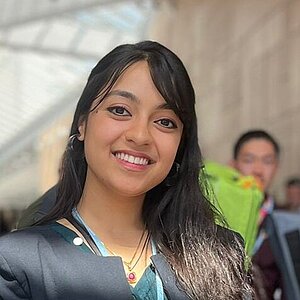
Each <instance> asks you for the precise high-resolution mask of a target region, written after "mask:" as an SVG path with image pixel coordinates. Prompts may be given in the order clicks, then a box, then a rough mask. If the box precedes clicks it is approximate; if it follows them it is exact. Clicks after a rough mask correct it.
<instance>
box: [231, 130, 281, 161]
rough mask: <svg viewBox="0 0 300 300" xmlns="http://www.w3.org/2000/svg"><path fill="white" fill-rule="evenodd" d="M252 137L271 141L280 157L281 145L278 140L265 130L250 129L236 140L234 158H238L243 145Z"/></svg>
mask: <svg viewBox="0 0 300 300" xmlns="http://www.w3.org/2000/svg"><path fill="white" fill-rule="evenodd" d="M252 139H263V140H266V141H269V142H270V143H271V144H272V145H273V147H274V150H275V153H276V156H277V157H279V154H280V147H279V144H278V142H277V141H276V140H275V138H274V137H272V136H271V135H270V134H269V133H267V132H266V131H264V130H250V131H247V132H245V133H243V134H242V135H241V136H240V137H239V138H238V139H237V141H236V143H235V145H234V148H233V158H234V159H237V157H238V154H239V152H240V150H241V148H242V146H243V145H244V144H245V143H247V142H248V141H250V140H252Z"/></svg>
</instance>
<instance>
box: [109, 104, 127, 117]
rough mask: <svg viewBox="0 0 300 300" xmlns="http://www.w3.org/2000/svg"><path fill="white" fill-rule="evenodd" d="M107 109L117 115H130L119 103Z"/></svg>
mask: <svg viewBox="0 0 300 300" xmlns="http://www.w3.org/2000/svg"><path fill="white" fill-rule="evenodd" d="M107 110H108V111H109V112H111V113H113V114H114V115H117V116H131V114H130V113H129V111H128V110H127V109H126V108H125V107H123V106H120V105H118V106H112V107H108V108H107Z"/></svg>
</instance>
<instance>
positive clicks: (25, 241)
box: [0, 224, 54, 254]
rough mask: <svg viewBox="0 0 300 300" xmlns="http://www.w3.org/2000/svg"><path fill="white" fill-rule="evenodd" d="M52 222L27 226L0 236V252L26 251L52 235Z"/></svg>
mask: <svg viewBox="0 0 300 300" xmlns="http://www.w3.org/2000/svg"><path fill="white" fill-rule="evenodd" d="M52 227H53V224H48V225H41V226H33V227H27V228H24V229H19V230H15V231H12V232H10V233H7V234H5V235H3V236H1V237H0V254H4V253H7V254H15V253H17V252H19V251H21V252H27V251H30V250H32V249H33V248H36V247H37V245H38V244H39V243H41V241H46V240H47V239H49V238H51V237H52V236H53V233H54V231H53V228H52Z"/></svg>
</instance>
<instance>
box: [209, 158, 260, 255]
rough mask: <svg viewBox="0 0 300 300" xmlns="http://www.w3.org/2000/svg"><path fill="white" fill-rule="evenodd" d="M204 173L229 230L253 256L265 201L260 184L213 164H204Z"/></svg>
mask: <svg viewBox="0 0 300 300" xmlns="http://www.w3.org/2000/svg"><path fill="white" fill-rule="evenodd" d="M205 170H206V173H207V175H208V179H209V182H210V184H211V186H212V188H213V192H214V197H210V198H211V201H212V202H213V204H214V205H215V206H216V207H217V208H218V209H219V210H220V212H221V213H222V214H223V216H224V217H225V220H226V221H227V224H228V227H229V228H230V229H232V230H234V231H236V232H238V233H240V234H241V236H242V237H243V238H244V241H245V250H246V253H247V254H248V255H249V256H251V254H252V250H253V247H254V243H255V240H256V235H257V231H258V218H259V209H260V207H261V204H262V201H263V193H262V191H261V189H260V186H259V184H258V182H257V181H256V180H255V179H254V178H253V177H252V176H242V175H241V174H240V173H238V172H237V171H236V170H235V169H233V168H230V167H228V166H224V165H220V164H218V163H215V162H211V161H208V162H206V163H205ZM212 198H215V199H214V200H213V199H212ZM215 200H216V201H215Z"/></svg>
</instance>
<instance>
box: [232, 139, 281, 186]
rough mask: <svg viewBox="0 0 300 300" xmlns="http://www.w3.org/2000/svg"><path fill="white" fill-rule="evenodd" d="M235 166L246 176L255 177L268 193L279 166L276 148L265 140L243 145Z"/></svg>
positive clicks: (250, 141)
mask: <svg viewBox="0 0 300 300" xmlns="http://www.w3.org/2000/svg"><path fill="white" fill-rule="evenodd" d="M233 166H234V167H235V168H236V169H237V170H238V171H239V172H240V173H241V174H243V175H244V176H249V175H251V176H254V177H255V178H256V179H258V180H259V182H260V183H261V184H262V188H263V190H264V191H267V189H268V187H269V186H270V184H271V182H272V179H273V177H274V175H275V173H276V170H277V166H278V158H277V155H276V151H275V149H274V146H273V144H272V143H271V142H269V141H268V140H265V139H263V138H253V139H251V140H249V141H247V142H246V143H244V144H243V145H242V147H241V148H240V150H239V152H238V154H237V158H236V159H235V160H234V162H233Z"/></svg>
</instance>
